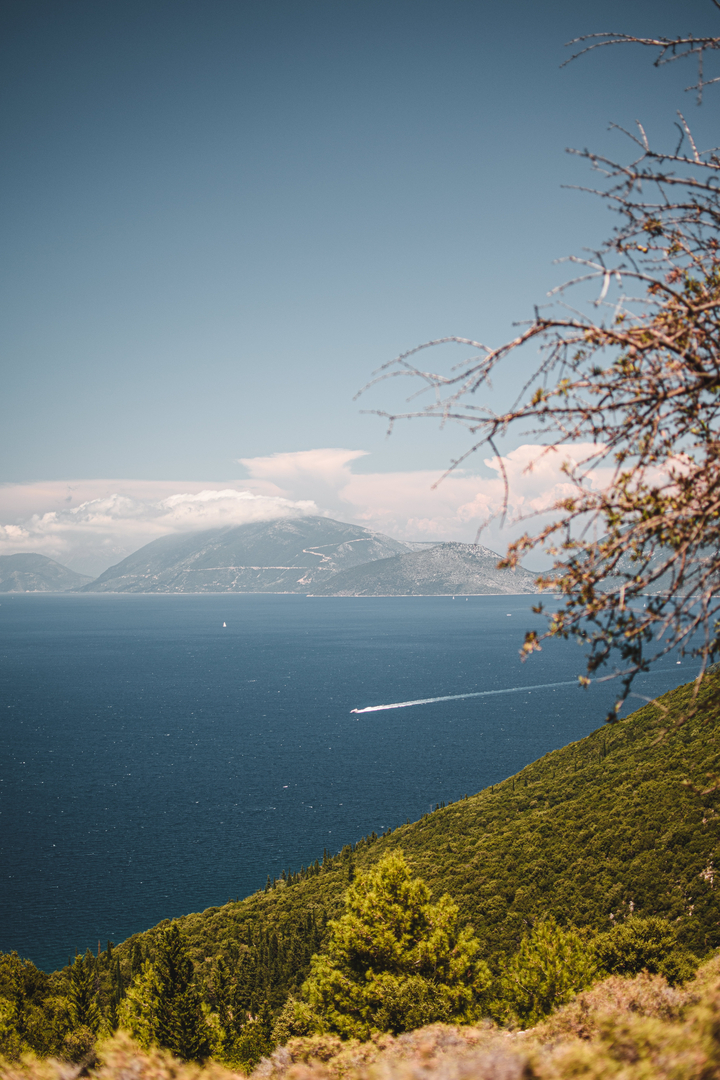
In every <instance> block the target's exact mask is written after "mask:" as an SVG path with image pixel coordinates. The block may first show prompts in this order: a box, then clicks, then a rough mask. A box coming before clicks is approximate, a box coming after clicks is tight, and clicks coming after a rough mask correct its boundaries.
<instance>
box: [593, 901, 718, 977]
mask: <svg viewBox="0 0 720 1080" xmlns="http://www.w3.org/2000/svg"><path fill="white" fill-rule="evenodd" d="M593 951H594V954H595V956H596V958H597V962H598V964H599V966H600V967H601V969H602V970H604V971H605V972H607V973H608V974H612V975H637V974H638V973H639V972H641V971H649V972H650V973H651V974H660V975H664V976H665V978H666V979H667V980H668V982H670V983H678V982H685V980H686V979H689V978H690V977H691V976H692V974H693V972H694V971H695V968H696V967H697V963H698V961H697V957H695V956H693V955H692V954H691V953H689V952H687V950H682V949H679V948H678V942H677V931H676V928H675V927H674V926H673V925H672V923H669V922H668V921H667V919H661V918H659V917H658V916H657V915H651V916H649V917H648V918H646V919H639V918H637V917H634V916H633V917H631V918H629V919H626V920H625V922H622V923H618V925H617V926H614V927H613V928H612V930H610V931H608V932H606V933H604V934H599V935H598V936H597V937H596V938H595V939H594V941H593Z"/></svg>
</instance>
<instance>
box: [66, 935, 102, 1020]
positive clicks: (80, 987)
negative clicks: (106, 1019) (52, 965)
mask: <svg viewBox="0 0 720 1080" xmlns="http://www.w3.org/2000/svg"><path fill="white" fill-rule="evenodd" d="M68 1013H69V1019H70V1023H71V1024H72V1026H73V1027H74V1028H81V1027H82V1028H88V1029H89V1030H90V1031H92V1032H96V1031H97V1030H98V1028H99V1026H100V1010H99V1008H98V1003H97V990H96V987H95V966H94V963H93V957H92V955H91V954H90V953H87V954H86V956H85V957H84V958H83V957H82V956H76V957H75V962H74V964H73V965H72V967H71V968H70V990H69V993H68Z"/></svg>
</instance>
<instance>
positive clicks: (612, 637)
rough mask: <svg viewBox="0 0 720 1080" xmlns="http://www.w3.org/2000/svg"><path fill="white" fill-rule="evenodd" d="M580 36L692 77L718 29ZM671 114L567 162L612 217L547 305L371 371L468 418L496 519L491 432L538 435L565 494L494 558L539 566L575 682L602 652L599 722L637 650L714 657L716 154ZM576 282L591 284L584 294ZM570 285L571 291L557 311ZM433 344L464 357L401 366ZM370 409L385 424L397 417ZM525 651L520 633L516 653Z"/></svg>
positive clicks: (718, 314)
mask: <svg viewBox="0 0 720 1080" xmlns="http://www.w3.org/2000/svg"><path fill="white" fill-rule="evenodd" d="M715 6H716V7H718V4H717V3H716V2H715ZM592 38H593V39H595V38H599V40H592V42H591V44H590V45H588V46H587V47H586V48H585V49H583V50H582V51H583V52H585V51H587V50H588V49H590V48H597V47H599V46H600V45H609V44H617V43H620V42H623V43H635V44H640V45H644V46H654V47H658V48H659V49H660V61H661V62H662V63H666V62H669V61H670V60H677V59H680V58H681V57H682V56H698V55H699V61H700V77H699V84H698V85H699V86H700V88H702V86H703V85H708V84H709V82H717V81H718V80H717V79H711V80H707V79H705V80H704V78H703V74H702V60H703V54H704V53H706V52H709V53H712V52H713V51H716V50H718V49H719V48H720V37H713V38H704V39H699V38H694V37H693V36H692V35H690V36H688V37H686V38H679V39H677V40H675V41H673V40H671V39H653V38H644V39H640V38H634V37H631V36H629V35H624V34H620V35H592ZM679 116H680V123H679V124H676V125H675V127H674V128H671V140H672V141H671V143H669V144H668V145H667V146H666V147H664V148H656V147H653V146H651V144H650V142H649V141H648V138H647V135H646V133H645V130H644V129H643V127H642V126H641V125H640V124H639V123H638V127H637V131H636V132H634V133H631V132H624V135H626V136H627V139H628V153H627V155H625V158H624V159H621V160H612V159H609V158H606V157H603V156H601V155H599V154H594V153H591V152H589V151H585V152H583V153H582V154H581V155H580V156H581V157H583V158H585V159H586V160H587V161H588V162H589V163H590V165H591V167H592V168H593V169H594V170H595V172H596V173H597V174H599V184H600V188H599V190H596V191H595V192H594V193H595V194H596V195H597V196H599V197H600V198H602V199H603V200H605V202H606V204H607V205H608V206H609V207H610V208H611V209H612V210H613V211H615V212H616V214H617V215H618V217H619V222H618V225H617V227H616V228H615V229H614V230H613V232H612V234H611V236H610V238H609V239H608V241H607V242H606V243H605V245H604V246H603V247H602V248H601V249H600V250H599V251H596V252H595V253H594V254H592V255H590V256H586V257H583V258H572V259H571V260H570V261H571V262H573V263H574V264H575V265H576V266H577V268H578V276H577V277H576V278H574V279H573V281H570V282H568V283H567V284H566V285H565V286H562V287H561V288H560V289H555V290H554V294H555V295H556V296H558V294H559V298H560V302H559V304H558V306H556V307H552V306H551V307H550V308H548V307H547V306H546V307H544V308H542V309H537V308H536V311H535V317H534V319H533V320H532V321H531V322H530V323H529V325H528V326H527V328H526V329H525V330H523V331H522V332H521V333H520V334H519V335H517V336H516V337H514V338H513V340H512V341H510V342H508V343H507V344H505V345H502V346H501V347H499V348H489V347H487V346H485V345H483V344H482V343H481V342H478V341H473V340H471V339H469V338H458V337H451V338H445V339H442V341H433V342H428V343H427V344H425V345H421V346H419V347H418V348H416V349H412V350H410V351H409V352H407V353H404V354H403V355H402V356H400V357H398V358H397V359H396V360H394V361H392V362H390V363H389V364H388V365H386V366H385V369H382V374H381V375H380V378H381V379H382V378H387V377H388V376H390V375H400V376H408V377H410V378H411V379H412V380H413V382H414V383H419V384H420V391H421V390H422V389H423V388H424V389H426V390H428V391H429V392H430V394H431V397H432V403H431V404H429V405H428V406H427V407H426V408H425V409H421V410H420V411H416V412H408V413H404V414H402V417H403V418H409V417H417V416H423V417H431V418H436V419H438V420H440V421H441V422H442V423H446V422H447V421H449V420H450V421H454V422H456V423H460V424H462V425H464V426H466V427H467V428H468V429H469V432H470V434H471V440H472V441H471V446H470V449H469V450H468V451H467V453H466V454H464V455H463V456H462V457H461V458H460V459H459V460H458V461H456V462H454V463H453V466H452V467H453V468H454V467H455V466H456V465H458V464H460V461H463V460H464V459H465V458H466V457H467V456H468V455H469V454H471V453H473V452H474V451H476V450H478V449H480V448H489V449H490V450H491V452H492V453H493V455H495V456H496V458H497V461H498V463H499V466H500V469H501V471H502V473H503V477H504V479H505V483H506V496H505V504H504V507H503V510H502V514H503V516H505V513H506V512H507V508H508V488H507V483H508V481H507V474H506V472H505V468H504V463H503V459H502V456H501V453H500V450H499V445H500V443H499V440H501V439H503V438H506V437H507V436H508V435H509V434H510V435H515V434H516V433H517V434H522V436H523V441H526V440H527V436H528V434H531V435H532V436H533V437H535V438H536V439H537V441H538V445H539V449H538V452H537V455H536V459H535V461H534V462H533V464H538V463H539V462H540V459H542V458H546V457H547V455H548V454H556V453H557V454H558V455H560V456H559V457H558V460H559V461H560V462H563V463H564V464H563V469H564V472H565V473H566V477H567V483H566V485H565V488H566V493H565V494H563V495H562V497H561V498H560V499H559V500H558V501H557V502H556V503H555V504H554V505H553V506H552V507H550V508H549V509H548V511H547V513H548V514H549V515H550V522H549V524H545V525H539V526H538V528H537V530H536V531H535V532H534V533H532V534H531V533H525V535H524V536H522V537H521V539H519V540H518V541H516V542H515V543H513V544H511V545H510V547H509V549H508V553H507V556H506V558H505V560H504V561H503V562H502V563H501V566H506V567H508V566H509V567H513V566H515V565H517V564H518V562H519V560H520V559H521V558H522V557H523V556H524V555H526V554H527V553H528V552H530V551H533V550H536V549H538V550H539V551H541V552H544V553H545V554H546V555H547V556H551V557H552V558H553V559H554V564H553V567H552V569H551V570H550V571H548V572H547V573H544V574H542V575H541V576H540V578H539V579H538V580H539V583H540V585H541V587H542V588H544V589H546V590H550V591H552V592H554V593H560V594H561V596H562V598H563V599H564V606H563V607H560V608H553V609H552V610H551V612H550V613H549V615H548V620H549V625H548V630H547V632H546V634H545V635H543V636H544V637H547V636H561V637H567V636H568V635H573V636H575V637H576V638H577V639H578V640H579V641H580V642H581V643H583V644H586V645H588V646H589V651H588V654H587V671H588V675H592V674H593V673H594V672H596V671H597V670H598V668H600V667H601V666H602V665H604V664H605V663H606V662H607V661H608V660H609V659H610V658H611V657H612V656H617V657H618V660H619V663H620V665H621V674H622V675H623V687H622V691H621V692H620V695H619V698H618V702H617V705H616V709H615V710H614V711H613V712H611V714H610V716H609V717H608V719H611V720H614V719H616V716H617V710H618V709H619V707H620V704H621V702H622V700H624V698H625V696H626V695H627V693H628V690H629V687H630V685H631V683H632V680H633V678H634V676H635V675H636V674H637V673H638V672H640V671H645V670H647V667H648V664H649V663H650V662H652V660H653V659H657V658H658V657H659V656H662V655H664V654H666V653H667V652H668V651H669V650H670V649H672V648H673V647H675V646H679V647H680V648H681V651H682V652H683V653H684V652H688V653H691V654H692V655H696V656H699V657H700V658H701V661H702V668H703V670H704V668H705V665H706V664H707V663H708V662H709V661H711V660H712V659H713V658H715V657H716V656H717V655H718V653H719V651H720V636H718V633H717V632H716V629H715V628H714V623H715V620H716V619H717V618H718V616H719V615H720V596H718V592H717V580H718V575H719V574H720V502H719V501H718V492H719V491H720V447H719V444H718V438H717V431H718V422H719V421H720V394H719V393H718V391H719V390H720V156H719V155H718V151H717V149H710V150H707V151H702V150H700V149H699V148H698V147H697V145H696V143H695V141H694V138H693V135H692V132H691V130H690V126H689V125H688V123H687V121H686V120H685V118H684V117H683V116H682V114H679ZM675 129H677V131H676V130H675ZM678 131H679V135H680V139H679V142H678V140H677V132H678ZM588 282H591V283H592V282H596V283H597V287H598V292H597V293H596V294H595V295H594V297H592V298H591V299H590V300H589V302H587V303H586V300H587V283H588ZM571 286H575V287H576V291H577V288H579V293H580V295H579V296H576V297H573V299H572V306H570V303H569V301H568V300H566V298H565V293H566V291H567V289H569V288H570V287H571ZM583 310H587V311H588V314H583ZM445 342H453V343H457V344H460V345H462V346H463V347H470V348H471V349H472V350H473V355H472V356H471V357H470V358H469V359H467V360H464V361H461V362H460V363H459V364H456V365H454V366H453V368H452V369H451V370H450V372H449V373H444V372H430V371H427V370H425V369H421V368H419V367H416V366H415V362H414V359H413V357H414V355H415V354H417V353H418V352H419V351H421V350H424V349H427V348H428V347H431V346H436V345H440V344H443V343H445ZM529 343H533V344H534V345H535V346H539V348H540V352H541V356H542V359H541V362H540V365H539V367H538V368H537V370H536V373H535V375H534V376H532V377H530V378H529V379H526V377H525V376H524V374H522V373H520V374H519V377H517V378H516V379H515V380H513V382H512V385H513V386H516V385H520V386H521V387H522V389H521V391H520V393H519V395H518V397H517V399H516V400H515V401H514V402H510V403H509V404H508V405H507V407H506V408H503V409H501V411H500V412H496V411H495V410H494V409H493V408H491V407H490V406H486V405H483V403H482V398H481V395H482V392H483V390H484V389H485V388H486V387H488V386H489V384H490V380H491V378H492V377H493V376H494V375H495V374H496V372H497V369H498V368H499V367H500V368H501V369H504V368H506V367H507V366H508V365H509V364H510V363H511V362H512V361H513V360H517V359H518V353H519V355H520V357H522V356H523V355H524V354H523V353H522V348H523V346H526V345H528V344H529ZM414 389H415V390H417V388H416V387H414ZM420 391H417V393H419V392H420ZM512 392H513V393H515V391H514V390H513V391H512ZM417 393H413V395H412V396H413V397H415V396H417ZM381 415H384V416H386V417H388V418H389V420H390V425H391V426H392V424H393V422H394V421H395V420H397V419H400V418H401V417H400V416H399V415H391V414H389V413H387V412H382V413H381ZM528 425H529V427H528ZM573 447H575V449H573ZM577 447H580V449H579V450H578V449H577ZM530 467H532V466H530ZM648 596H650V597H651V599H650V600H649V601H648V602H647V603H645V602H644V600H645V598H646V597H648ZM641 598H642V600H641ZM633 601H641V602H639V603H637V602H636V603H633ZM539 610H542V605H541V606H540V608H539ZM699 630H702V631H703V633H702V634H699V635H696V636H694V635H695V634H696V631H699ZM539 647H540V639H539V638H538V635H537V634H536V633H535V632H534V631H533V632H530V633H528V634H527V636H526V639H525V643H524V645H523V651H524V654H525V655H527V654H529V653H531V652H533V651H534V650H535V649H537V648H539ZM582 678H587V677H586V676H582Z"/></svg>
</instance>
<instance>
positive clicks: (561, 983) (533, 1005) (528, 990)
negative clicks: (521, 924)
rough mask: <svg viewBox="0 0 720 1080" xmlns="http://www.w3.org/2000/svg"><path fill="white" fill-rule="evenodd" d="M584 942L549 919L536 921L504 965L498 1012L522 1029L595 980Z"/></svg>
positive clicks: (593, 962)
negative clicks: (516, 1022)
mask: <svg viewBox="0 0 720 1080" xmlns="http://www.w3.org/2000/svg"><path fill="white" fill-rule="evenodd" d="M597 971H598V968H597V963H596V961H595V959H594V957H593V954H592V950H590V949H588V945H587V942H586V941H583V940H582V938H581V937H580V936H579V935H578V934H577V933H576V932H575V931H573V930H563V929H562V927H560V926H558V924H557V923H556V922H555V920H554V919H553V918H546V919H540V920H538V922H537V923H536V924H535V926H534V927H533V929H532V931H531V933H529V934H526V935H525V937H524V938H523V939H522V941H521V942H520V948H519V949H518V951H517V952H516V953H515V955H514V956H513V957H512V959H511V960H510V962H509V964H508V965H507V967H506V969H505V971H504V973H503V976H502V979H501V988H502V998H501V1004H500V1010H499V1011H504V1012H505V1014H506V1015H507V1016H508V1017H509V1018H510V1019H512V1020H517V1021H520V1023H521V1024H523V1025H524V1026H526V1027H527V1026H532V1025H535V1024H537V1023H539V1021H540V1020H542V1019H544V1017H546V1016H549V1015H550V1013H552V1012H554V1011H555V1010H556V1009H558V1008H559V1007H560V1006H561V1005H566V1004H567V1003H568V1002H569V1001H571V1000H572V998H574V997H575V995H576V994H577V993H578V992H579V991H580V990H584V989H585V988H586V987H588V986H590V985H591V984H592V983H593V982H594V981H595V980H596V978H597Z"/></svg>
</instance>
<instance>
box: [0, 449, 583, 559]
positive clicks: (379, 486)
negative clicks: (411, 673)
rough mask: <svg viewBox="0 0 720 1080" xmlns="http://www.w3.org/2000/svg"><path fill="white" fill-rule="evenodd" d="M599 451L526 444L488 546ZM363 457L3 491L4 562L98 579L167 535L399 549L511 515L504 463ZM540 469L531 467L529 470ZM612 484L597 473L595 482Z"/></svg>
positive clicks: (510, 466) (269, 462)
mask: <svg viewBox="0 0 720 1080" xmlns="http://www.w3.org/2000/svg"><path fill="white" fill-rule="evenodd" d="M590 449H591V448H590V447H589V446H574V447H570V448H567V449H566V450H565V451H564V452H563V453H562V454H560V453H558V452H555V451H554V452H552V453H546V454H542V448H541V447H538V446H536V445H532V444H528V445H525V446H521V447H518V448H517V449H516V450H513V451H511V452H510V453H509V454H508V455H507V456H505V457H504V458H503V465H504V468H505V472H506V474H507V476H508V481H509V484H510V505H509V521H510V524H509V525H506V527H505V528H503V529H501V528H500V526H499V523H498V522H497V521H496V522H493V523H492V524H491V525H490V526H489V527H488V528H487V529H486V530H484V531H483V534H482V541H483V543H484V544H486V545H488V546H490V547H492V548H494V549H495V550H498V551H501V550H503V549H504V547H505V546H506V545H507V543H508V541H509V540H510V539H512V538H513V536H515V535H517V534H518V532H519V531H523V529H524V528H525V526H522V527H521V526H519V525H515V526H513V524H512V522H513V521H515V520H516V519H518V518H520V517H521V516H523V515H525V516H527V515H529V514H539V515H542V514H543V512H545V511H547V509H548V507H549V506H551V505H552V503H553V502H555V501H556V500H557V499H559V498H561V497H562V496H563V495H568V494H570V493H571V492H572V491H573V490H574V489H573V487H572V485H571V484H570V482H569V481H568V478H567V476H566V475H565V474H564V473H563V471H562V464H563V462H564V461H565V460H567V459H568V458H570V457H572V458H573V460H575V461H581V460H583V459H584V458H585V457H586V456H587V454H588V452H589V451H590ZM366 456H367V454H366V451H363V450H348V449H343V448H320V449H316V450H302V451H297V452H294V453H278V454H273V455H269V456H266V457H254V458H241V459H239V464H242V465H243V466H244V468H245V470H246V472H247V474H248V476H247V477H246V478H245V479H240V480H234V481H231V482H226V483H217V482H206V483H203V482H199V481H192V482H189V481H182V480H178V481H155V480H88V481H72V482H64V481H53V482H48V483H35V484H5V485H2V486H0V554H4V555H10V554H14V553H16V552H27V551H33V552H38V553H39V554H42V555H47V556H49V557H50V558H53V559H57V561H58V562H61V563H63V564H64V565H66V566H69V567H71V568H72V569H73V570H76V571H78V572H80V573H87V574H91V575H97V574H99V573H101V572H102V571H103V570H105V569H106V568H107V567H108V566H111V565H113V564H114V563H117V562H119V561H120V560H121V559H123V558H125V557H126V556H127V555H129V554H131V553H132V552H133V551H136V550H137V549H138V548H139V547H142V545H143V544H147V543H148V542H149V541H151V540H155V539H156V538H157V537H159V536H165V535H168V534H172V533H184V532H192V531H195V530H200V529H211V528H221V527H222V526H224V525H241V524H245V523H246V522H252V521H270V520H272V519H274V518H283V517H299V516H303V515H306V514H318V513H320V514H326V515H330V516H332V517H334V518H338V519H340V520H343V521H348V522H356V523H358V524H362V525H365V526H366V527H368V528H371V529H376V530H378V531H380V532H383V533H386V534H388V535H390V536H393V537H395V538H397V539H399V540H419V541H422V540H426V541H433V540H454V541H461V542H463V541H464V542H472V541H473V540H474V539H475V534H476V532H477V529H478V527H479V526H480V525H481V524H482V522H483V521H485V520H486V519H488V518H490V517H491V516H492V515H493V514H496V513H497V512H498V510H499V509H500V507H501V504H502V499H503V492H504V484H503V479H502V475H501V469H500V464H499V462H498V461H497V460H493V459H487V460H484V462H483V464H484V466H485V469H486V475H484V476H483V475H478V473H477V472H473V471H471V470H470V469H462V470H461V469H458V470H456V471H455V472H453V473H450V474H449V475H448V476H446V477H445V478H444V479H443V480H442V482H441V483H439V484H438V480H439V479H440V476H441V475H442V474H441V473H440V472H435V471H432V470H427V469H426V470H417V471H405V472H389V473H382V472H355V471H353V465H354V463H356V462H359V461H360V460H361V459H363V458H365V457H366ZM531 465H532V468H530V466H531ZM601 479H602V477H600V476H595V477H594V480H595V482H599V481H600V480H601Z"/></svg>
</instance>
